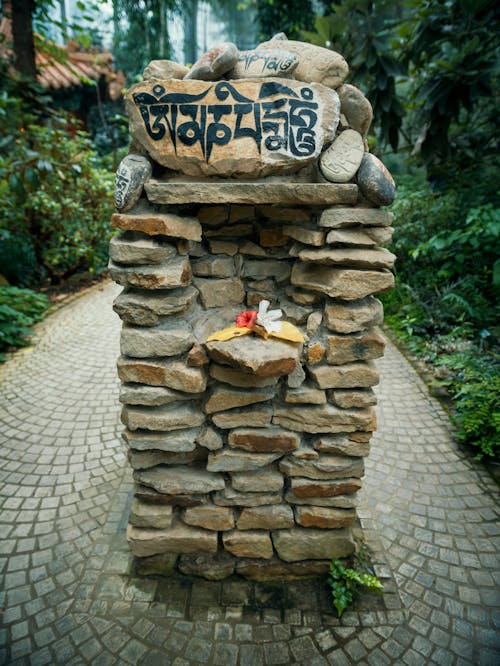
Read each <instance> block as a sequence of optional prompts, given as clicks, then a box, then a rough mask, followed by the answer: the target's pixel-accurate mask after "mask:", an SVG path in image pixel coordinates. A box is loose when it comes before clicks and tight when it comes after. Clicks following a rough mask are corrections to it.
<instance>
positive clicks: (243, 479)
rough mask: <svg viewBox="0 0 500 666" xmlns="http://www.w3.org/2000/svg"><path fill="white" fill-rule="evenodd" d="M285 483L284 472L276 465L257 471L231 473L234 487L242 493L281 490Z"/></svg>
mask: <svg viewBox="0 0 500 666" xmlns="http://www.w3.org/2000/svg"><path fill="white" fill-rule="evenodd" d="M283 484H284V478H283V474H281V473H280V472H278V471H277V470H276V469H274V467H267V468H262V469H258V470H256V471H255V472H233V473H231V485H232V487H233V488H234V490H236V491H238V492H242V493H263V492H280V491H281V490H283Z"/></svg>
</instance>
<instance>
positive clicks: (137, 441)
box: [122, 428, 200, 453]
mask: <svg viewBox="0 0 500 666" xmlns="http://www.w3.org/2000/svg"><path fill="white" fill-rule="evenodd" d="M199 433H200V429H199V428H188V429H186V430H176V431H174V432H161V433H158V432H154V433H152V432H141V431H135V432H131V431H129V430H125V431H124V433H123V435H122V437H123V441H124V442H125V445H126V446H127V447H128V448H129V449H136V450H140V451H148V450H150V449H157V450H160V451H173V452H176V453H182V452H186V451H194V449H195V448H196V444H195V440H196V438H197V436H198V435H199Z"/></svg>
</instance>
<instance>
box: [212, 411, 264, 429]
mask: <svg viewBox="0 0 500 666" xmlns="http://www.w3.org/2000/svg"><path fill="white" fill-rule="evenodd" d="M272 416H273V409H272V407H270V406H269V405H256V406H255V407H246V408H245V407H243V408H239V409H231V410H229V411H228V412H218V413H217V414H213V416H212V421H213V422H214V424H215V425H216V426H217V427H218V428H222V429H227V428H245V427H247V426H249V427H254V428H264V427H265V426H268V425H269V424H270V423H271V419H272Z"/></svg>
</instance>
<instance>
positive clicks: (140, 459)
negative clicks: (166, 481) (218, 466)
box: [127, 448, 207, 469]
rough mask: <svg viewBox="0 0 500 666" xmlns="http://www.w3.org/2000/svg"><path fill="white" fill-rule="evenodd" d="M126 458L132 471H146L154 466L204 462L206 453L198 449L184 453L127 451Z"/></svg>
mask: <svg viewBox="0 0 500 666" xmlns="http://www.w3.org/2000/svg"><path fill="white" fill-rule="evenodd" d="M127 458H128V461H129V463H130V466H131V467H132V469H148V468H149V467H156V465H189V464H190V463H192V462H195V461H201V460H206V458H207V452H206V451H205V450H203V449H200V448H197V449H194V450H193V451H187V452H185V453H184V452H180V453H178V452H176V451H161V450H159V449H149V450H148V451H139V450H138V449H129V451H128V454H127Z"/></svg>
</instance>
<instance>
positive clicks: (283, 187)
mask: <svg viewBox="0 0 500 666" xmlns="http://www.w3.org/2000/svg"><path fill="white" fill-rule="evenodd" d="M145 189H146V193H147V196H148V199H149V201H151V202H152V203H157V204H182V203H202V204H209V203H212V204H216V203H232V204H282V205H286V204H301V205H306V206H328V205H335V204H347V205H349V204H350V205H354V204H355V203H356V201H357V198H358V186H357V185H354V184H346V185H336V184H332V183H287V182H264V183H263V182H255V183H254V182H251V183H249V182H238V181H233V182H228V181H191V182H189V181H188V182H174V181H168V180H157V179H155V178H151V179H150V180H148V181H147V182H146V184H145Z"/></svg>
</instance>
